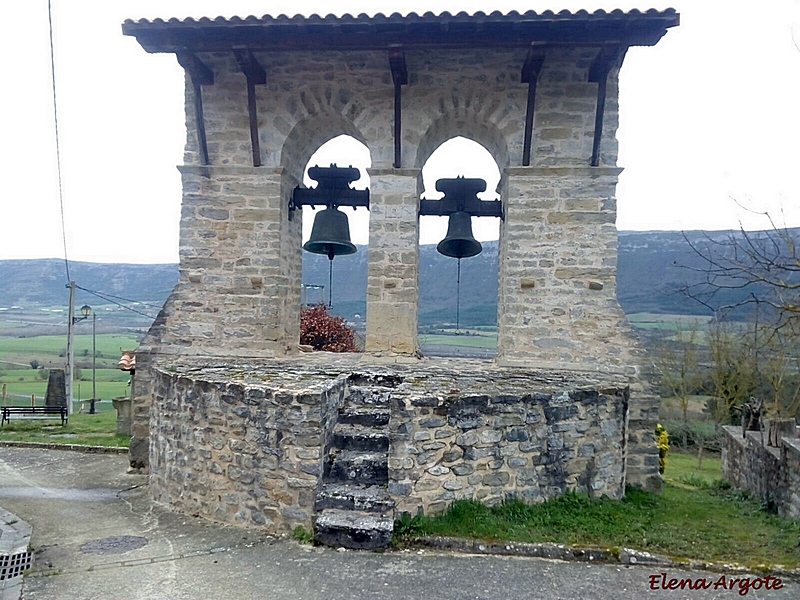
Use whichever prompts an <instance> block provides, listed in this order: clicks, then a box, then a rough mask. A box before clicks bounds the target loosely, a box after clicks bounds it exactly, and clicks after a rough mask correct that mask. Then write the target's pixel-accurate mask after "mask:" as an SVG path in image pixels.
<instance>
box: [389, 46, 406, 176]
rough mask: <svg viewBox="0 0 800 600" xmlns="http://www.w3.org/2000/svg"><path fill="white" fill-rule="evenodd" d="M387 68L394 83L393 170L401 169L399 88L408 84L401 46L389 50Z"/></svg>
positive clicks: (400, 103)
mask: <svg viewBox="0 0 800 600" xmlns="http://www.w3.org/2000/svg"><path fill="white" fill-rule="evenodd" d="M389 67H390V68H391V69H392V83H394V168H395V169H399V168H400V167H401V164H402V163H401V153H402V152H401V151H402V147H401V145H400V141H401V134H402V110H401V106H402V93H401V91H400V86H403V85H407V84H408V67H407V66H406V55H405V53H404V52H403V48H402V47H401V46H394V47H392V48H390V49H389Z"/></svg>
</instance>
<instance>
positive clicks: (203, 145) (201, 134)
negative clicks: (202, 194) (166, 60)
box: [175, 51, 214, 165]
mask: <svg viewBox="0 0 800 600" xmlns="http://www.w3.org/2000/svg"><path fill="white" fill-rule="evenodd" d="M175 57H176V58H177V59H178V63H179V64H180V65H181V66H182V67H183V68H184V69H185V70H186V72H187V73H188V74H189V77H190V78H191V80H192V87H193V88H194V117H195V122H196V123H197V142H198V145H199V146H200V163H201V164H203V165H208V164H211V162H210V161H209V158H208V141H207V140H206V122H205V118H204V117H203V91H202V88H201V86H203V85H214V73H212V71H211V69H209V68H208V66H207V65H206V64H205V63H203V61H201V60H200V59H199V58H197V55H195V54H194V53H193V52H186V51H180V52H176V53H175Z"/></svg>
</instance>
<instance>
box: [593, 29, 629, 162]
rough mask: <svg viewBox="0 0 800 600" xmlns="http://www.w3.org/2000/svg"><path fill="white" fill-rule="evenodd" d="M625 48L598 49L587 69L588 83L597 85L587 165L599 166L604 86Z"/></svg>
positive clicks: (603, 111)
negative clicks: (590, 154) (592, 133)
mask: <svg viewBox="0 0 800 600" xmlns="http://www.w3.org/2000/svg"><path fill="white" fill-rule="evenodd" d="M626 51H627V47H626V46H623V45H621V44H606V45H604V46H602V47H601V48H600V52H598V53H597V57H596V58H595V59H594V61H593V62H592V64H591V66H590V67H589V82H590V83H596V84H597V109H596V111H595V115H594V139H593V140H592V158H591V160H590V161H589V164H590V165H591V166H593V167H596V166H598V165H599V164H600V141H601V138H602V137H603V117H604V115H605V108H606V85H607V84H608V74H609V72H610V71H611V69H613V68H614V66H616V65H618V64H619V62H620V61H621V59H622V58H623V57H624V55H625V52H626Z"/></svg>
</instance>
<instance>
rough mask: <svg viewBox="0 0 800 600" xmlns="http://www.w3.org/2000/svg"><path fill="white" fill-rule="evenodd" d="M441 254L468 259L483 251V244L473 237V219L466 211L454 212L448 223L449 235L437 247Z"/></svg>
mask: <svg viewBox="0 0 800 600" xmlns="http://www.w3.org/2000/svg"><path fill="white" fill-rule="evenodd" d="M436 250H438V252H439V254H444V255H445V256H452V257H453V258H468V257H470V256H475V255H476V254H480V253H481V252H482V251H483V246H481V243H480V242H479V241H478V240H476V239H475V236H473V235H472V217H471V216H470V214H469V213H467V212H464V211H458V212H454V213H453V214H451V215H450V219H449V220H448V222H447V235H446V236H445V238H444V239H443V240H442V241H441V242H439V244H438V245H437V246H436Z"/></svg>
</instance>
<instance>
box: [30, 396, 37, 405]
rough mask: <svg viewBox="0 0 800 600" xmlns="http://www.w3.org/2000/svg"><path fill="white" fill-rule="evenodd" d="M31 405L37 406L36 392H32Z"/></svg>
mask: <svg viewBox="0 0 800 600" xmlns="http://www.w3.org/2000/svg"><path fill="white" fill-rule="evenodd" d="M31 406H36V394H31Z"/></svg>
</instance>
